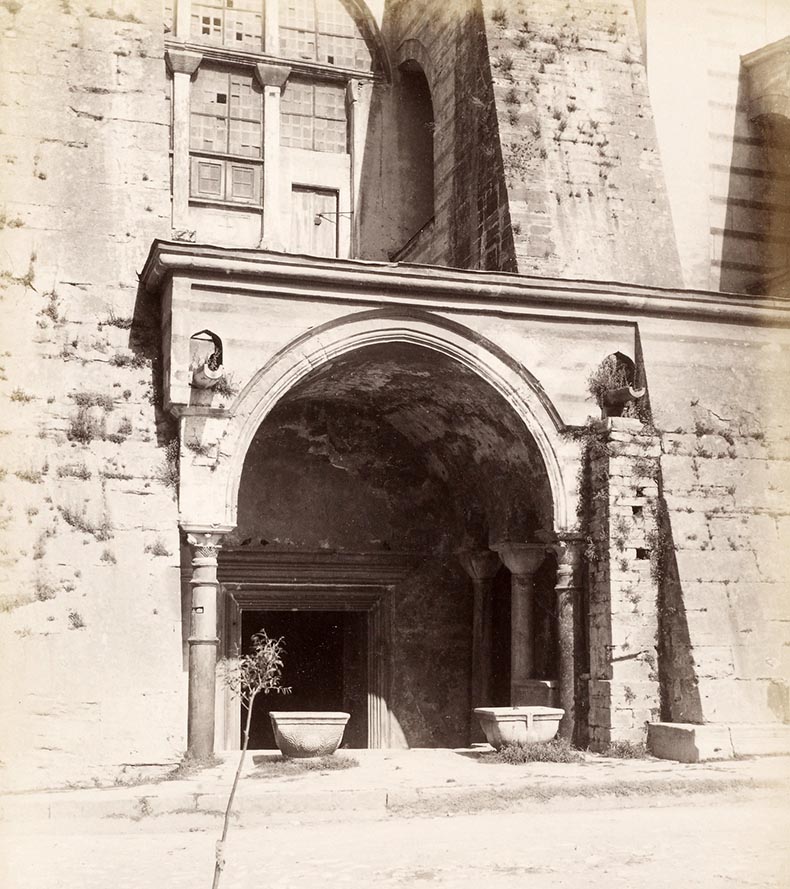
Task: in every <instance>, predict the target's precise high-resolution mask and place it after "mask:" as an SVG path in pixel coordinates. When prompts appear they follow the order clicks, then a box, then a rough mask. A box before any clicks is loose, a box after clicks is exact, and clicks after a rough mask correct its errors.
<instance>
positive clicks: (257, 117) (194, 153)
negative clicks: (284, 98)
mask: <svg viewBox="0 0 790 889" xmlns="http://www.w3.org/2000/svg"><path fill="white" fill-rule="evenodd" d="M189 123H190V140H189V145H190V165H191V169H190V196H191V197H192V198H197V199H202V200H206V201H221V202H226V201H227V202H231V203H238V204H256V205H259V204H260V203H261V193H262V187H261V179H262V157H263V152H262V145H263V102H262V94H261V89H260V87H259V86H258V84H257V82H256V81H255V78H254V76H253V74H252V73H251V72H250V73H245V72H243V71H223V70H220V69H217V68H212V67H210V66H201V67H200V70H199V71H198V73H197V77H196V79H195V83H194V84H193V87H192V95H191V99H190V122H189Z"/></svg>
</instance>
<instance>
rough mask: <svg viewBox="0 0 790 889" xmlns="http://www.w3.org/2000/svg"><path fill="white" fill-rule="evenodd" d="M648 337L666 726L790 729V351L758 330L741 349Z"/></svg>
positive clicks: (713, 335) (649, 327)
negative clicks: (665, 529)
mask: <svg viewBox="0 0 790 889" xmlns="http://www.w3.org/2000/svg"><path fill="white" fill-rule="evenodd" d="M641 332H642V344H643V349H644V356H645V367H646V370H647V378H648V385H649V387H650V400H651V405H652V408H653V416H654V420H655V423H656V426H657V427H658V428H659V430H660V437H661V447H662V455H661V460H660V463H661V483H662V494H663V500H664V502H665V505H666V518H667V522H668V525H669V529H670V534H671V536H670V537H669V539H668V541H667V542H668V543H669V544H670V548H669V550H668V551H667V555H668V556H670V558H669V560H668V562H667V564H666V567H665V571H664V576H665V580H666V584H667V586H666V588H665V590H664V596H665V598H666V601H667V623H666V626H665V629H666V634H665V642H668V644H670V645H671V646H674V652H675V654H674V656H669V657H668V658H667V659H666V663H667V664H668V665H670V669H669V673H667V674H665V675H664V677H663V678H662V684H663V686H664V689H663V690H664V701H663V708H664V716H665V718H667V719H672V720H675V721H688V722H702V721H705V722H772V721H776V722H787V721H788V719H790V709H789V707H788V683H789V681H790V661H788V651H790V646H788V640H787V627H788V619H790V614H788V598H787V589H788V583H790V561H788V558H787V552H786V548H787V539H788V532H789V531H790V501H788V492H790V425H789V424H788V419H787V410H786V405H787V400H788V397H790V391H788V387H789V385H790V343H788V341H787V336H786V333H785V332H783V331H779V330H759V329H755V328H752V329H747V328H739V329H738V332H739V339H738V340H737V341H735V340H734V339H733V338H732V334H733V328H732V327H731V326H728V325H718V326H717V325H712V324H711V325H706V326H705V328H704V329H700V330H698V331H697V332H693V331H685V332H684V333H681V331H680V330H679V329H676V330H675V331H674V333H673V330H672V329H671V328H669V329H666V330H660V329H659V328H658V326H657V325H655V324H645V325H642V326H641ZM670 340H671V341H672V351H671V353H670V351H669V349H668V348H667V343H668V342H669V341H670ZM670 354H671V359H670V357H669V356H670ZM667 652H668V655H671V654H672V650H671V649H670V648H668V649H667Z"/></svg>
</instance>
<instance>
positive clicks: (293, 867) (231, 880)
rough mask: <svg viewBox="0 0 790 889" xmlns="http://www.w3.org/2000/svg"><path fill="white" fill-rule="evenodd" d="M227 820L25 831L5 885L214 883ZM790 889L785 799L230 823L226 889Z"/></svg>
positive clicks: (576, 803)
mask: <svg viewBox="0 0 790 889" xmlns="http://www.w3.org/2000/svg"><path fill="white" fill-rule="evenodd" d="M218 835H219V821H218V819H216V818H212V817H209V816H196V815H188V814H184V815H169V816H163V817H160V818H157V817H147V818H145V817H144V818H141V819H140V820H139V821H136V822H132V821H129V820H128V819H104V820H103V821H96V822H91V821H88V820H85V821H83V822H79V821H72V822H70V823H62V824H53V823H52V822H49V823H48V824H43V823H37V822H30V823H28V824H24V825H21V824H18V825H16V826H15V827H14V828H13V831H12V832H10V833H6V835H5V836H4V837H3V840H2V847H0V862H2V863H1V864H0V875H1V877H2V878H0V885H2V886H3V887H4V889H22V887H24V889H139V887H142V886H157V887H158V886H162V887H165V886H166V887H171V889H181V887H184V889H186V887H190V889H193V887H195V886H209V885H210V883H211V875H212V871H213V858H214V844H215V840H216V838H217V837H218ZM422 885H430V886H437V887H439V886H441V887H453V889H467V887H468V889H472V887H474V889H480V887H485V889H516V887H518V889H523V887H529V889H544V887H545V889H549V887H551V889H557V887H569V889H570V887H573V889H578V887H580V886H584V887H586V889H587V887H606V889H617V887H640V889H641V887H681V886H689V885H691V886H694V887H695V889H708V887H717V889H718V887H721V889H725V887H726V889H733V887H749V889H752V887H765V889H768V887H770V889H785V887H788V886H790V806H789V805H788V802H787V799H786V794H784V793H780V792H777V791H760V792H757V791H754V792H748V793H747V792H742V793H740V794H733V793H728V794H723V795H718V794H713V795H707V794H706V795H704V796H703V795H701V796H694V797H688V798H685V799H682V798H681V799H678V798H669V797H661V796H657V797H652V798H645V799H630V800H617V799H612V798H607V799H601V800H596V799H563V800H556V801H554V802H550V803H535V802H527V803H525V804H524V805H523V806H522V807H521V808H520V809H518V810H517V811H509V812H497V813H480V814H457V813H442V812H436V813H434V814H431V815H427V816H419V817H404V816H403V815H400V816H397V815H396V816H393V815H389V816H384V817H381V818H367V819H366V818H363V817H361V816H353V815H351V814H349V815H343V814H342V813H338V815H337V817H336V818H335V819H333V820H327V821H323V822H317V823H316V822H312V823H305V822H300V821H299V820H298V819H296V818H294V819H292V820H282V819H280V820H270V821H258V822H257V823H250V824H246V825H245V824H244V823H242V824H237V825H236V826H234V827H233V828H232V832H231V836H230V840H229V845H228V848H227V868H226V871H225V873H224V875H223V882H222V887H223V889H239V887H249V886H265V887H267V889H290V887H294V889H296V887H300V889H320V887H325V886H332V887H336V886H341V887H350V889H369V887H373V886H375V887H405V886H422Z"/></svg>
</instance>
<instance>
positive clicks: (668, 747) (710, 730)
mask: <svg viewBox="0 0 790 889" xmlns="http://www.w3.org/2000/svg"><path fill="white" fill-rule="evenodd" d="M647 749H648V750H649V751H650V753H652V754H653V756H657V757H658V758H659V759H674V760H676V761H677V762H704V761H705V760H710V759H732V756H733V747H732V741H731V739H730V731H729V728H728V727H727V726H726V725H692V724H691V723H688V722H651V723H649V724H648V726H647Z"/></svg>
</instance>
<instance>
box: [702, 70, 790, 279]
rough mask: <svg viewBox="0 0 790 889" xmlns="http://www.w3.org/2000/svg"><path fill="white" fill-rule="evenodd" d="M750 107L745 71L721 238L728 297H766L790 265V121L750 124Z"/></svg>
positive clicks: (771, 119)
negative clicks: (773, 280) (772, 281)
mask: <svg viewBox="0 0 790 889" xmlns="http://www.w3.org/2000/svg"><path fill="white" fill-rule="evenodd" d="M748 104H749V84H748V80H747V72H746V71H745V70H743V69H742V70H741V73H740V78H739V84H738V99H737V108H738V109H739V110H738V111H736V117H735V124H734V128H733V133H732V134H731V137H732V156H731V158H730V174H729V182H728V187H727V194H726V196H725V197H726V202H727V209H726V215H725V220H724V225H723V233H722V236H721V237H722V245H721V272H720V278H719V285H718V286H719V289H720V290H722V291H725V292H728V293H763V292H766V290H768V289H769V285H770V279H771V278H772V277H774V276H776V275H777V274H780V273H781V272H782V271H784V272H786V271H787V270H788V267H789V266H790V237H789V236H788V232H787V225H786V220H787V214H788V213H790V177H789V176H787V168H788V163H790V121H788V120H787V119H786V118H782V117H781V116H780V115H766V116H765V117H762V118H760V119H759V120H758V121H754V122H750V121H749V120H748V113H747V111H746V109H747V108H748ZM740 109H744V110H740ZM711 234H712V235H715V234H716V232H715V230H714V231H713V232H712V233H711Z"/></svg>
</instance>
